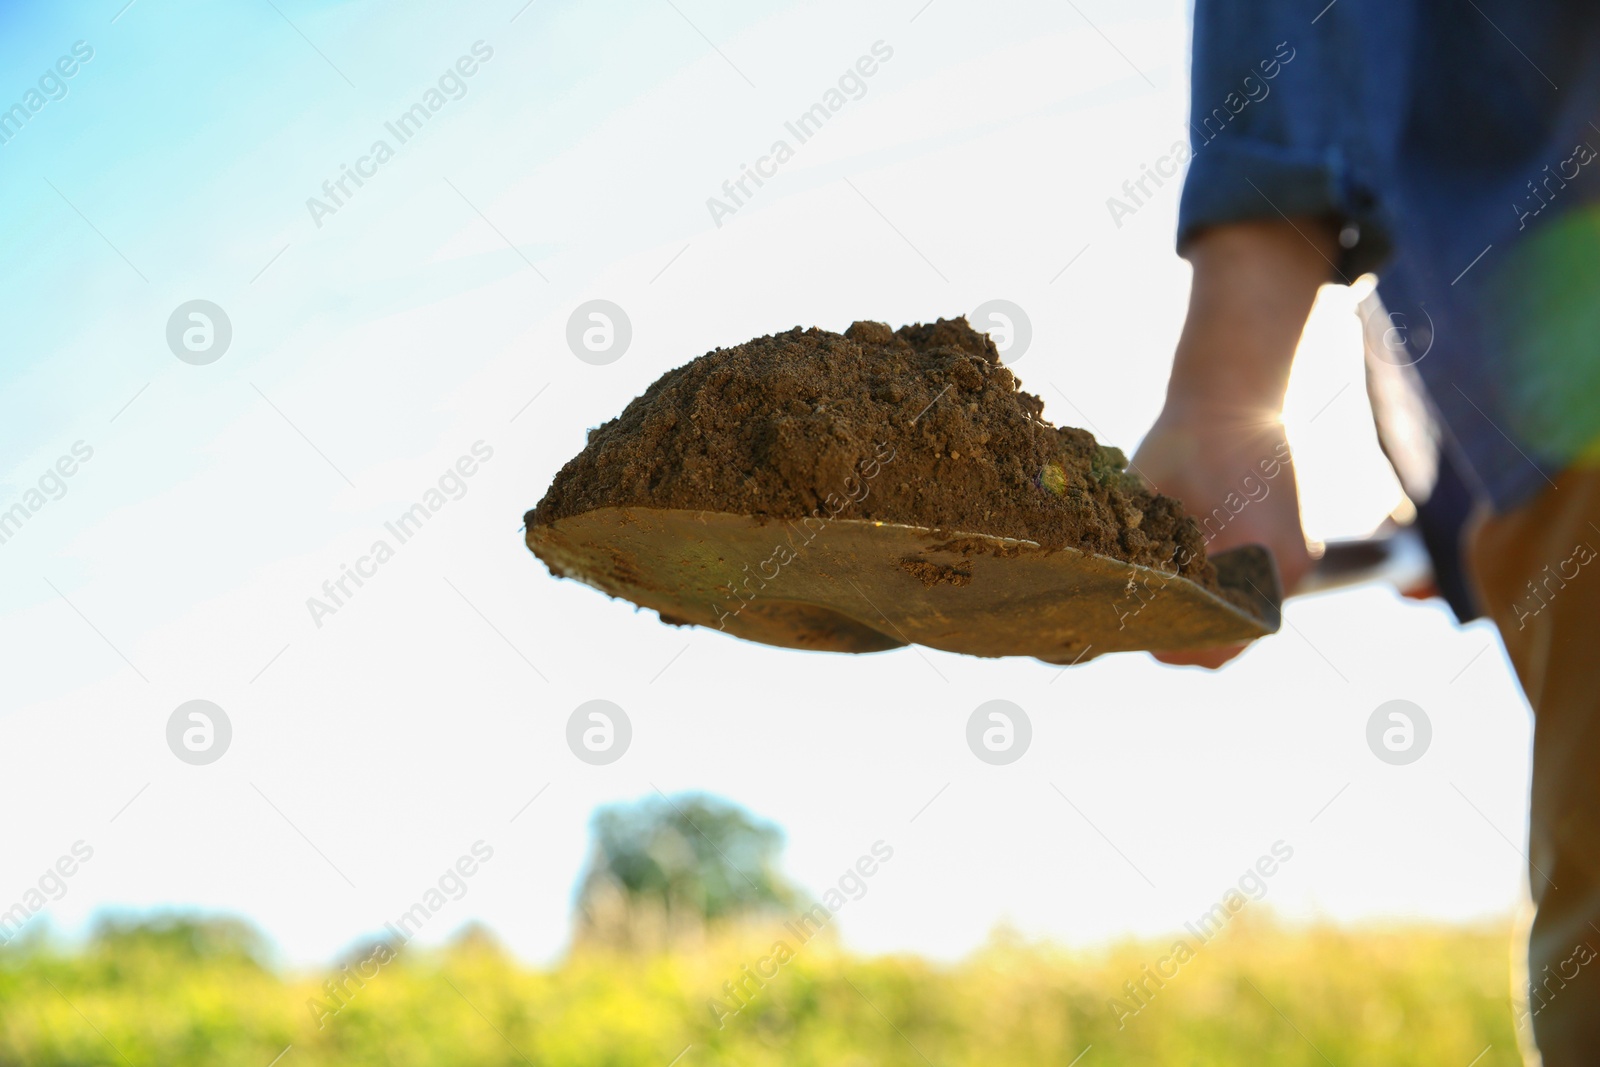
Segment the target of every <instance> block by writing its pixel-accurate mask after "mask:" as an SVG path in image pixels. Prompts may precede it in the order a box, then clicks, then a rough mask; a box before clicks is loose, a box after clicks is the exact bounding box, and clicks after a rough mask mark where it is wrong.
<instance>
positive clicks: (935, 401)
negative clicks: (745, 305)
mask: <svg viewBox="0 0 1600 1067" xmlns="http://www.w3.org/2000/svg"><path fill="white" fill-rule="evenodd" d="M1043 416H1044V403H1043V402H1042V401H1041V400H1040V399H1039V398H1038V397H1036V396H1034V395H1032V394H1031V393H1025V392H1022V391H1021V389H1020V388H1019V383H1018V381H1017V379H1016V377H1015V376H1014V375H1013V374H1012V373H1011V371H1010V370H1009V369H1008V368H1007V367H1006V366H1005V365H1004V364H1002V363H1001V362H1000V357H999V353H998V352H997V351H996V349H995V346H994V343H993V342H992V341H990V340H989V338H988V336H987V335H985V334H981V333H978V332H977V331H975V330H973V329H972V328H971V327H970V326H969V325H968V324H967V321H966V319H964V318H956V319H940V320H938V321H937V322H934V323H931V324H926V325H924V324H917V325H913V326H903V327H901V328H900V329H899V330H894V331H891V330H890V329H889V327H888V326H886V325H884V324H883V323H880V322H857V323H855V324H853V325H852V326H851V327H850V328H849V329H848V330H846V331H845V332H844V333H843V334H842V335H841V334H837V333H831V332H829V331H827V330H819V329H815V328H812V329H805V330H802V329H800V328H798V327H796V328H795V329H793V330H789V331H788V332H786V333H779V334H772V335H770V336H767V337H758V338H756V339H755V340H752V341H747V342H745V343H744V344H741V345H735V346H734V347H732V348H719V349H716V350H715V351H712V352H708V353H706V354H705V355H703V356H700V357H699V358H698V359H694V360H691V361H690V362H688V363H686V364H684V365H683V366H681V367H678V368H676V369H674V370H671V371H668V372H667V373H666V374H664V375H662V376H661V377H660V378H659V379H657V380H656V381H655V383H654V384H652V385H651V386H650V387H649V388H648V389H646V390H645V392H644V395H643V396H640V397H638V398H636V399H635V400H634V401H633V402H632V403H630V404H629V405H628V406H627V407H626V408H625V409H624V410H623V412H622V414H621V415H619V416H618V417H617V418H615V419H612V420H611V421H610V422H607V423H606V424H604V425H603V426H600V427H599V428H597V429H595V430H593V431H591V432H590V434H589V440H588V444H587V445H586V446H585V447H584V449H583V451H582V452H580V453H579V454H578V455H577V456H576V457H574V458H573V459H572V460H571V461H570V462H569V463H567V465H566V466H565V467H563V468H562V469H561V472H560V473H559V474H557V475H556V478H555V480H554V482H553V483H552V484H551V486H550V490H549V492H547V493H546V494H545V496H544V499H543V500H541V501H540V502H539V504H538V506H537V507H536V508H534V510H532V511H530V512H529V513H528V515H527V521H528V523H529V524H530V525H539V524H544V523H551V522H554V521H556V520H557V519H561V518H564V517H566V516H569V515H577V514H581V513H583V512H585V511H590V510H592V509H594V508H599V507H607V506H626V507H645V508H649V507H655V508H684V509H695V510H701V509H705V510H716V511H725V512H733V513H736V514H748V515H755V516H761V517H766V518H771V519H775V520H776V519H800V518H803V517H805V516H808V515H813V514H815V515H819V516H834V517H838V518H850V519H868V520H877V521H881V522H894V523H903V524H907V525H914V526H926V527H930V528H932V529H935V530H938V531H941V533H948V534H950V535H955V534H960V533H981V534H989V535H995V536H1001V537H1012V538H1022V539H1026V540H1031V541H1036V542H1038V543H1039V544H1041V545H1043V546H1045V547H1046V548H1062V547H1068V546H1071V547H1074V548H1079V549H1082V550H1084V551H1087V552H1094V553H1098V554H1100V555H1104V556H1110V557H1112V558H1115V559H1121V560H1126V561H1128V562H1131V563H1138V564H1143V565H1145V566H1149V567H1156V568H1159V569H1161V570H1165V571H1168V572H1171V573H1176V574H1179V575H1182V576H1183V577H1186V578H1191V579H1194V580H1196V581H1199V582H1201V583H1202V584H1204V585H1206V586H1208V587H1210V588H1213V589H1215V588H1216V573H1215V570H1214V569H1213V568H1212V566H1211V564H1210V563H1208V562H1207V561H1206V558H1205V548H1204V542H1203V538H1202V536H1201V533H1200V530H1199V527H1198V526H1196V524H1195V522H1194V520H1193V519H1191V518H1189V517H1188V516H1187V515H1185V514H1184V512H1183V509H1182V507H1181V506H1180V505H1179V503H1178V502H1177V501H1176V500H1174V499H1172V498H1170V497H1165V496H1161V495H1159V494H1156V493H1154V492H1152V491H1151V490H1149V489H1148V488H1146V487H1145V486H1144V484H1143V483H1142V481H1141V480H1140V479H1139V478H1137V477H1136V476H1135V475H1133V474H1131V473H1130V472H1128V471H1127V470H1126V469H1125V468H1126V466H1127V459H1126V458H1125V457H1124V456H1123V454H1122V453H1121V452H1120V451H1119V450H1117V449H1115V448H1108V447H1104V446H1101V445H1098V444H1097V443H1096V442H1095V439H1094V437H1093V435H1091V434H1090V433H1088V432H1087V431H1085V430H1078V429H1073V428H1071V427H1065V426H1063V427H1056V426H1054V425H1052V424H1051V423H1049V422H1047V421H1046V420H1045V419H1044V417H1043ZM930 577H933V576H932V575H930ZM952 578H953V575H952V576H947V577H944V578H943V580H944V581H950V580H951V579H952ZM935 580H938V578H936V579H935Z"/></svg>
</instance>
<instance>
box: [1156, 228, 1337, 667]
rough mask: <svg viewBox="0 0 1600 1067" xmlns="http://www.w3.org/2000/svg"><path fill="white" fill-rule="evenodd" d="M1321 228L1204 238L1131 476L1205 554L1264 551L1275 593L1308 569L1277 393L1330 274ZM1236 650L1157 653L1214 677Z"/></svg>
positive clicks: (1198, 237)
mask: <svg viewBox="0 0 1600 1067" xmlns="http://www.w3.org/2000/svg"><path fill="white" fill-rule="evenodd" d="M1336 233H1337V230H1336V228H1335V227H1334V226H1333V225H1332V224H1331V223H1330V222H1329V220H1327V219H1320V218H1299V219H1287V218H1280V219H1272V220H1270V221H1254V222H1237V223H1229V224H1227V225H1222V226H1215V227H1212V228H1210V229H1205V230H1201V231H1200V232H1199V233H1197V234H1195V235H1194V236H1193V237H1191V238H1190V239H1189V241H1188V243H1187V246H1186V247H1185V248H1184V255H1185V257H1186V258H1188V260H1189V261H1190V262H1191V263H1193V264H1194V284H1193V285H1192V286H1191V288H1190V290H1189V312H1188V315H1187V317H1186V318H1185V319H1184V323H1183V335H1182V336H1181V337H1180V338H1179V340H1178V348H1177V352H1176V353H1175V354H1174V356H1173V360H1172V376H1171V378H1170V379H1169V380H1168V382H1167V402H1166V407H1165V408H1163V410H1162V412H1161V416H1160V417H1159V418H1158V419H1157V420H1156V424H1155V426H1153V427H1152V428H1151V430H1150V433H1149V434H1147V435H1146V436H1145V439H1144V442H1143V443H1142V444H1140V446H1139V449H1138V451H1137V452H1135V453H1134V456H1133V462H1132V464H1131V466H1132V467H1133V469H1134V470H1135V471H1136V472H1137V473H1138V474H1140V475H1142V476H1143V477H1144V478H1145V480H1146V481H1148V482H1150V483H1151V484H1152V488H1154V489H1156V490H1157V491H1158V492H1161V493H1165V494H1166V495H1167V496H1172V497H1176V498H1177V499H1178V500H1179V501H1181V502H1182V503H1183V505H1184V508H1185V509H1186V510H1187V511H1188V512H1189V513H1190V514H1191V515H1193V516H1194V517H1195V520H1196V521H1197V522H1199V523H1200V529H1201V533H1202V534H1203V535H1205V536H1206V537H1207V538H1208V539H1209V540H1208V542H1207V545H1206V550H1207V552H1220V551H1222V550H1223V549H1226V548H1232V547H1235V546H1238V545H1246V544H1262V545H1265V546H1267V548H1269V549H1271V550H1272V554H1273V556H1274V557H1275V558H1276V559H1277V562H1278V573H1279V575H1280V577H1281V578H1282V580H1283V589H1284V594H1285V595H1288V593H1289V592H1290V591H1291V590H1293V589H1294V587H1295V585H1296V584H1297V583H1298V582H1299V581H1300V579H1301V578H1303V577H1304V576H1305V574H1306V572H1307V571H1308V570H1310V568H1311V557H1310V555H1309V554H1308V553H1307V551H1306V542H1305V535H1304V534H1303V533H1302V532H1301V528H1300V497H1299V493H1298V491H1297V489H1296V486H1295V480H1294V467H1293V464H1292V463H1291V461H1290V455H1289V448H1288V445H1287V443H1286V441H1285V439H1284V433H1283V424H1282V422H1281V419H1280V415H1281V412H1282V411H1283V394H1284V391H1285V390H1286V389H1287V388H1288V384H1289V368H1290V365H1291V364H1292V363H1293V361H1294V351H1295V347H1296V346H1297V344H1298V343H1299V340H1300V331H1301V330H1302V329H1303V328H1304V327H1305V322H1306V316H1307V315H1308V314H1309V313H1310V311H1311V304H1312V302H1313V301H1314V300H1315V299H1316V296H1317V289H1318V288H1319V287H1320V286H1321V285H1322V283H1323V282H1324V281H1325V280H1327V278H1328V277H1329V275H1330V274H1331V273H1332V272H1333V257H1334V256H1336V255H1338V241H1337V237H1336ZM1242 648H1243V646H1240V647H1239V648H1232V649H1213V650H1210V651H1206V652H1174V653H1160V654H1157V656H1156V658H1157V659H1159V660H1161V661H1162V662H1164V663H1173V664H1181V665H1192V666H1200V667H1213V668H1215V667H1220V666H1221V665H1222V664H1224V663H1226V662H1227V661H1228V660H1230V659H1232V658H1233V657H1234V656H1236V655H1238V654H1239V652H1240V651H1241V650H1242Z"/></svg>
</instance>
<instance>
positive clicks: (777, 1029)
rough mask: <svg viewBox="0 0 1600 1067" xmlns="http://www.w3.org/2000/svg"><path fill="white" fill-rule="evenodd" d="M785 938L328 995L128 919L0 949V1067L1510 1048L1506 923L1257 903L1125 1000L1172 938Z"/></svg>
mask: <svg viewBox="0 0 1600 1067" xmlns="http://www.w3.org/2000/svg"><path fill="white" fill-rule="evenodd" d="M779 936H786V935H784V934H783V932H782V931H781V930H778V929H776V928H774V929H770V930H755V929H749V930H746V931H744V932H743V933H741V934H739V935H731V934H727V935H722V936H720V937H719V938H717V939H715V940H714V941H712V942H710V943H708V944H705V945H702V946H699V947H698V948H696V949H694V950H693V951H690V950H687V949H685V950H680V951H677V952H672V953H662V954H656V955H646V956H641V955H620V954H615V953H610V952H605V951H600V950H592V951H578V952H576V953H574V954H573V955H572V956H571V957H569V958H568V959H566V960H565V961H564V962H562V963H561V964H559V965H558V966H556V967H554V968H553V969H537V968H532V967H528V966H525V965H521V964H519V963H517V962H515V961H513V960H512V959H510V958H509V957H507V956H506V955H505V954H504V953H503V952H501V951H500V950H499V949H498V948H497V947H496V946H495V945H494V944H493V942H492V941H491V940H489V939H488V938H487V937H483V936H481V935H480V936H476V937H472V936H469V937H463V938H462V939H460V940H458V941H457V942H456V943H455V944H453V945H452V946H451V947H449V948H446V949H443V950H436V951H429V952H422V951H418V950H414V949H405V950H402V951H401V952H400V953H398V954H397V955H395V956H393V958H391V959H389V960H388V961H387V962H381V961H380V960H378V959H377V958H376V957H375V958H374V959H373V962H371V963H368V964H367V965H366V967H365V970H366V973H367V974H368V975H369V976H370V977H368V978H367V979H366V980H365V981H364V982H360V983H359V984H358V981H359V980H358V979H352V980H348V981H347V982H346V984H345V990H344V992H342V993H340V994H339V996H338V997H337V998H335V997H334V996H331V995H330V994H329V992H328V988H327V986H325V984H324V983H325V982H328V981H329V980H330V979H335V978H337V979H341V980H342V979H343V978H344V976H343V974H342V973H340V972H339V970H338V969H337V968H330V969H329V970H328V971H327V972H325V973H318V974H297V975H289V976H285V975H281V974H278V973H275V972H273V971H272V970H269V969H266V968H264V967H262V966H261V965H260V964H258V963H256V962H255V959H254V958H253V956H252V946H253V945H254V944H255V941H254V935H253V934H251V933H250V932H249V931H248V930H246V929H245V928H243V927H240V926H228V925H225V924H224V925H221V926H216V925H209V924H208V925H207V926H205V927H202V928H196V927H193V926H192V925H186V924H180V925H178V926H175V927H167V928H160V927H157V928H152V927H150V926H147V925H135V926H131V927H123V928H120V929H117V930H113V931H110V932H104V933H102V934H101V935H99V936H97V937H96V938H95V939H94V940H93V941H92V942H90V943H89V944H88V945H87V946H84V947H83V948H81V949H79V950H76V951H74V952H71V953H61V952H56V951H51V950H48V949H46V948H44V947H42V946H40V945H37V944H35V945H34V946H33V947H30V948H16V947H13V948H11V949H5V950H0V1065H5V1067H10V1065H13V1064H15V1065H24V1064H25V1065H27V1067H66V1065H73V1067H88V1065H111V1064H123V1065H131V1067H190V1065H193V1067H202V1065H204V1067H221V1065H229V1067H232V1065H238V1067H268V1065H269V1064H272V1063H273V1062H274V1061H275V1059H276V1058H277V1057H279V1056H280V1055H281V1057H282V1058H281V1059H277V1063H278V1064H279V1067H323V1065H327V1067H332V1065H336V1064H337V1065H340V1067H366V1065H380V1064H382V1065H388V1067H454V1065H469V1064H470V1065H485V1067H487V1065H495V1067H501V1065H504V1067H512V1065H517V1064H538V1065H541V1067H542V1065H545V1064H551V1065H563V1067H565V1065H580V1067H589V1065H592V1067H635V1065H637V1067H668V1065H669V1064H672V1063H673V1062H674V1060H675V1057H680V1056H681V1058H680V1059H677V1060H676V1063H677V1067H705V1065H710V1064H719V1065H733V1064H740V1065H745V1067H765V1065H772V1067H777V1065H780V1064H781V1065H784V1067H807V1065H817V1067H841V1065H851V1064H861V1065H867V1064H904V1065H908V1067H910V1065H916V1067H927V1065H928V1064H935V1065H938V1067H955V1065H973V1067H976V1065H980V1064H983V1065H993V1064H1003V1065H1007V1067H1023V1065H1031V1064H1040V1065H1044V1064H1049V1065H1051V1067H1067V1065H1068V1064H1071V1063H1073V1062H1074V1059H1075V1057H1079V1056H1081V1057H1082V1058H1081V1060H1078V1061H1077V1062H1078V1063H1079V1064H1080V1065H1081V1067H1110V1065H1120V1064H1140V1065H1146V1064H1162V1065H1167V1064H1181V1065H1185V1067H1190V1065H1192V1067H1202V1065H1213V1064H1215V1065H1218V1067H1222V1065H1228V1067H1236V1065H1238V1064H1247V1063H1248V1064H1273V1065H1298V1064H1304V1065H1307V1067H1327V1065H1328V1064H1330V1063H1331V1064H1335V1065H1339V1067H1344V1065H1346V1064H1349V1065H1352V1067H1354V1065H1363V1067H1365V1065H1375V1064H1383V1065H1388V1067H1405V1065H1417V1067H1423V1065H1426V1067H1440V1065H1445V1067H1466V1065H1467V1064H1469V1063H1472V1064H1473V1065H1474V1067H1502V1065H1511V1064H1516V1063H1520V1060H1519V1058H1518V1055H1517V1051H1516V1039H1515V1033H1514V1026H1513V1020H1512V1014H1511V1008H1510V1004H1509V999H1508V988H1509V984H1510V942H1509V934H1508V932H1507V929H1506V928H1505V927H1499V928H1488V927H1484V928H1446V927H1425V928H1401V929H1393V930H1377V929H1374V930H1364V931H1360V932H1351V931H1347V930H1337V929H1331V928H1312V929H1304V928H1285V927H1281V926H1277V925H1274V924H1271V923H1268V922H1265V921H1262V920H1259V919H1248V918H1241V919H1240V920H1239V921H1237V922H1236V923H1234V924H1233V925H1232V926H1230V927H1229V929H1227V930H1226V931H1224V932H1223V933H1222V934H1220V935H1219V936H1217V937H1216V938H1215V939H1214V940H1213V941H1212V942H1211V943H1209V944H1207V945H1205V946H1203V947H1201V948H1199V950H1198V951H1197V952H1196V953H1195V955H1194V956H1193V958H1191V959H1187V960H1185V961H1184V962H1183V963H1182V964H1181V966H1178V968H1177V973H1176V974H1175V975H1174V976H1173V977H1171V978H1170V979H1168V980H1166V981H1165V984H1164V985H1163V986H1161V987H1160V988H1159V989H1157V988H1156V987H1155V985H1154V981H1153V980H1150V981H1147V982H1146V989H1147V990H1154V995H1153V996H1148V997H1146V998H1144V999H1145V1003H1144V1005H1143V1006H1142V1007H1140V1008H1139V1010H1138V1011H1137V1013H1133V1014H1128V1012H1129V1011H1131V1009H1132V1008H1133V1007H1135V1006H1137V1002H1136V1001H1134V1000H1133V999H1132V998H1131V997H1129V996H1128V994H1127V992H1126V990H1125V987H1124V983H1126V982H1130V981H1135V980H1138V979H1140V978H1141V977H1142V975H1143V974H1144V972H1143V970H1142V967H1143V965H1146V964H1149V965H1151V966H1152V967H1154V966H1155V965H1156V964H1157V962H1158V961H1160V960H1161V959H1162V958H1163V957H1167V956H1168V955H1169V952H1170V948H1171V940H1170V939H1166V940H1163V941H1158V942H1151V943H1138V944H1125V945H1121V946H1118V947H1116V948H1114V949H1109V950H1105V951H1099V952H1093V953H1077V952H1069V951H1065V950H1062V949H1057V948H1052V947H1049V946H1041V945H1033V944H1026V943H1022V942H1020V941H1016V940H1014V939H1010V938H1006V937H997V938H996V939H995V940H994V941H993V942H992V943H991V944H990V945H989V946H988V947H987V948H986V949H984V950H983V951H981V952H979V953H976V954H974V955H973V956H971V957H969V958H967V959H965V960H963V961H962V962H960V963H957V964H951V965H942V964H933V963H930V962H927V961H924V960H921V959H918V958H916V957H912V956H894V957H877V958H861V957H855V956H850V955H847V954H844V953H842V952H840V951H839V950H838V949H837V948H836V947H835V946H833V945H832V944H829V943H825V940H824V938H821V937H819V938H817V939H815V940H813V941H811V942H810V943H808V944H805V945H803V946H800V947H799V948H798V949H797V951H796V952H795V953H794V955H793V958H792V959H788V960H787V961H786V962H782V963H781V965H780V964H779V962H778V961H777V960H776V959H775V958H774V957H773V956H771V955H770V949H771V946H772V942H773V940H774V938H776V937H779ZM764 958H765V960H766V962H763V959H764ZM741 965H748V966H750V967H751V968H752V969H756V968H759V969H760V970H763V971H766V972H767V973H769V974H771V973H772V971H773V970H774V968H775V969H776V974H775V976H773V977H771V978H770V979H767V980H765V982H764V985H762V986H760V987H759V988H758V987H757V985H756V981H755V980H753V979H746V980H745V989H746V991H747V995H746V996H745V1003H744V1005H743V1006H742V1007H741V1008H740V1010H739V1011H737V1012H736V1013H732V1014H725V1015H724V1017H723V1018H722V1025H721V1026H719V1025H718V1020H717V1014H718V1013H719V1012H724V1013H726V1012H730V1011H731V1009H732V1008H733V1007H735V1006H738V1001H736V1000H734V999H733V998H732V997H730V996H728V994H727V993H726V991H725V989H724V986H723V983H725V982H730V983H731V982H733V981H734V980H738V979H742V978H743V976H744V973H745V972H744V971H743V970H742V969H741ZM1174 966H1175V964H1174V963H1172V962H1169V963H1167V964H1163V965H1162V968H1163V970H1165V971H1166V972H1167V973H1169V974H1171V973H1172V968H1173V967H1174ZM355 971H356V968H355V967H352V972H355ZM1113 997H1116V998H1119V999H1120V1000H1121V1001H1122V1009H1114V1008H1113V1007H1112V1006H1111V1000H1112V998H1113ZM713 998H718V1000H719V1001H720V1007H718V1008H716V1009H714V1008H713V1006H712V1004H711V1002H712V1000H713ZM1119 1015H1121V1020H1120V1021H1121V1025H1120V1026H1119V1020H1118V1016H1119ZM319 1022H320V1024H321V1025H320V1026H319ZM1486 1048H1487V1049H1488V1051H1487V1053H1484V1050H1485V1049H1486ZM285 1049H287V1052H285ZM1085 1049H1087V1050H1088V1051H1087V1052H1085ZM685 1050H687V1051H685ZM1480 1053H1484V1054H1483V1055H1482V1056H1481V1058H1479V1059H1476V1060H1474V1057H1479V1055H1480Z"/></svg>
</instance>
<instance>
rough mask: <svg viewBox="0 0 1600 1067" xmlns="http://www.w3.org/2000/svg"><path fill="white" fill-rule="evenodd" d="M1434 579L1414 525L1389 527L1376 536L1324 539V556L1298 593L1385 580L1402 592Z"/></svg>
mask: <svg viewBox="0 0 1600 1067" xmlns="http://www.w3.org/2000/svg"><path fill="white" fill-rule="evenodd" d="M1432 581H1433V563H1432V561H1431V560H1430V559H1429V557H1428V550H1427V547H1426V546H1425V545H1424V544H1423V542H1422V534H1421V533H1420V532H1418V530H1417V528H1416V527H1415V526H1398V525H1397V526H1390V527H1386V528H1385V529H1384V531H1383V532H1382V533H1379V534H1377V535H1375V536H1373V537H1359V538H1353V539H1350V540H1338V541H1328V542H1325V543H1324V545H1323V547H1322V555H1321V557H1320V558H1319V559H1318V560H1317V561H1316V564H1315V565H1314V566H1313V567H1312V568H1311V573H1310V574H1308V575H1306V577H1305V578H1304V579H1303V580H1302V581H1301V582H1300V585H1299V587H1298V588H1297V589H1296V590H1295V594H1296V595H1299V594H1302V593H1320V592H1324V591H1326V590H1329V589H1343V588H1345V587H1346V586H1351V585H1359V584H1361V583H1363V582H1384V583H1387V584H1389V585H1393V586H1394V587H1395V588H1396V589H1398V590H1400V591H1401V592H1407V591H1409V590H1413V589H1418V588H1423V587H1426V586H1428V585H1430V584H1431V583H1432Z"/></svg>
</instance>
